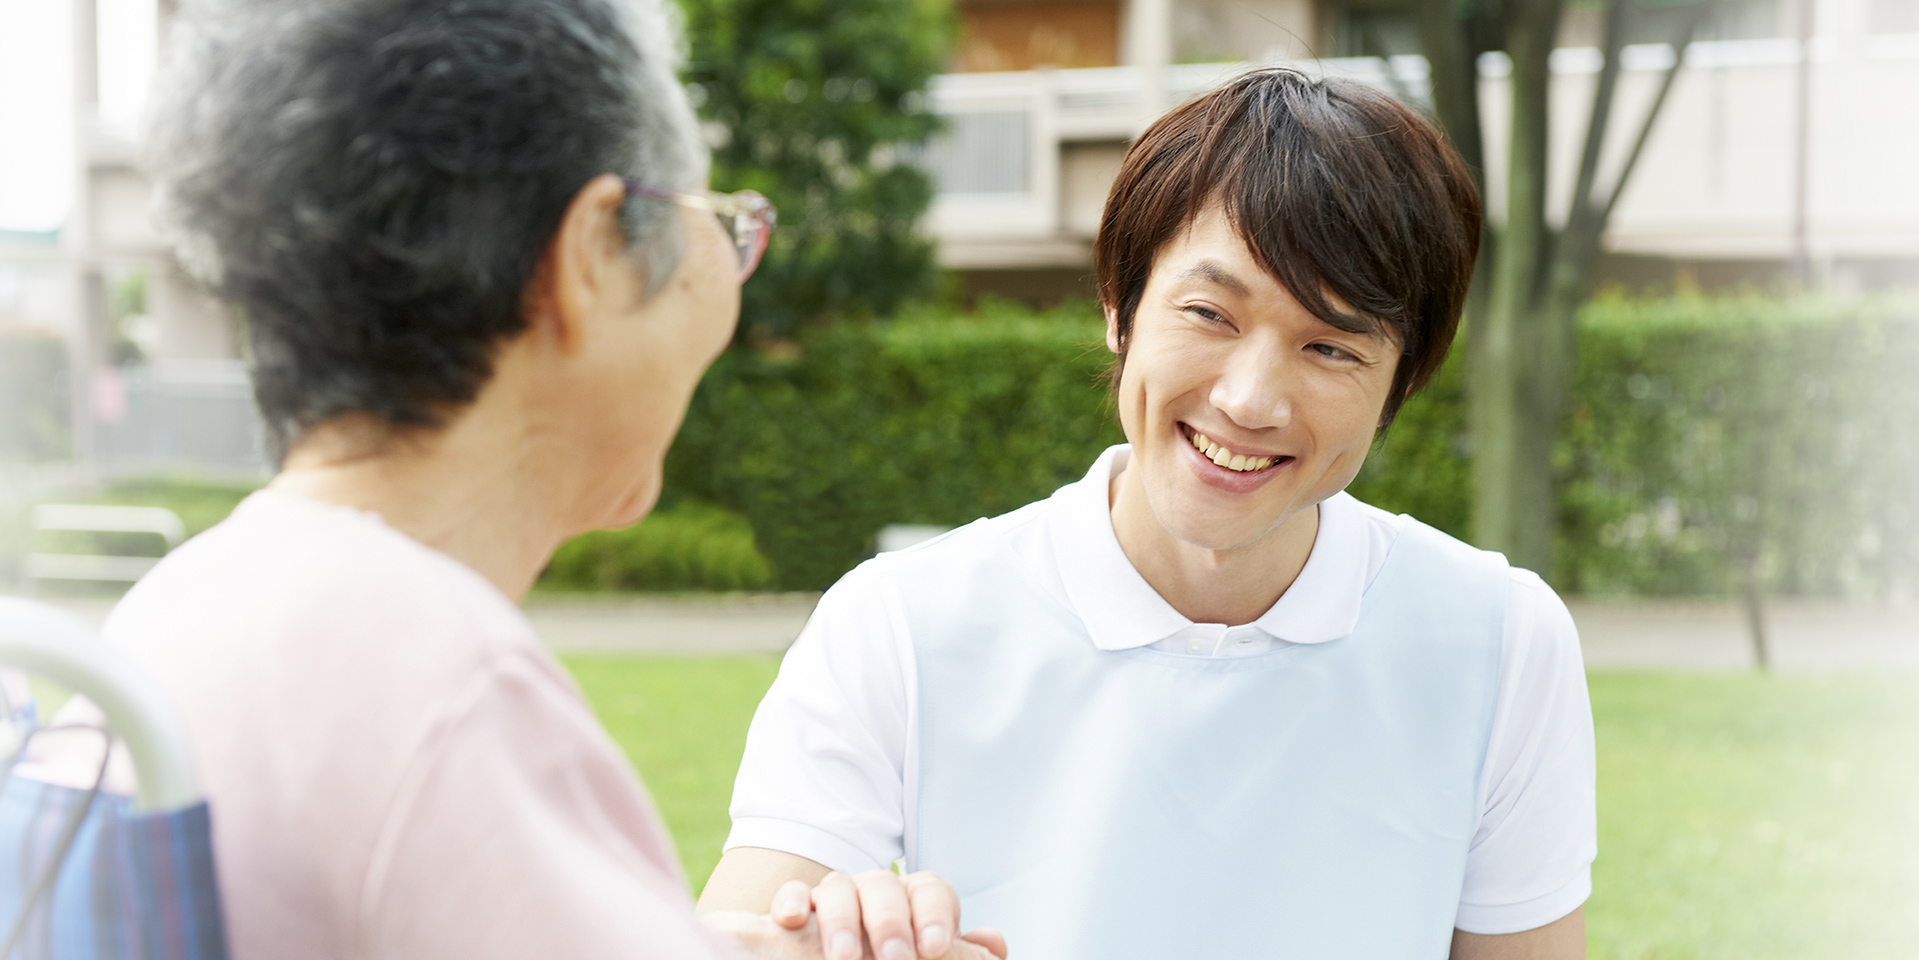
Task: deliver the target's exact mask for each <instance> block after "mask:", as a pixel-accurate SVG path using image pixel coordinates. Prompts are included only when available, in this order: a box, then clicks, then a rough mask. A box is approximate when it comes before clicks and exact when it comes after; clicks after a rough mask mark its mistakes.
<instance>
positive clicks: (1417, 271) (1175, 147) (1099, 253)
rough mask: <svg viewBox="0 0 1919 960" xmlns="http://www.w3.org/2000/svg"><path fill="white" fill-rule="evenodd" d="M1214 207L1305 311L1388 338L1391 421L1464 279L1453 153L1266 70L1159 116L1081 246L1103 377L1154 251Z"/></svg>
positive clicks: (1440, 348)
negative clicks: (1098, 307)
mask: <svg viewBox="0 0 1919 960" xmlns="http://www.w3.org/2000/svg"><path fill="white" fill-rule="evenodd" d="M1214 202H1218V203H1219V204H1220V205H1221V206H1222V207H1223V208H1224V210H1225V213H1226V217H1227V221H1228V222H1229V223H1230V224H1231V225H1232V227H1233V229H1234V231H1235V232H1237V233H1238V234H1239V235H1240V236H1241V237H1242V238H1244V239H1245V241H1246V245H1247V247H1248V248H1249V249H1250V250H1251V252H1252V254H1253V257H1254V258H1255V259H1256V260H1258V261H1259V263H1260V264H1261V265H1262V266H1264V267H1265V268H1266V271H1267V272H1268V273H1270V274H1272V276H1273V278H1274V279H1276V280H1278V281H1279V283H1280V284H1281V285H1283V286H1284V287H1285V288H1286V290H1287V291H1288V292H1290V293H1291V294H1292V295H1293V296H1294V297H1295V298H1296V299H1298V300H1299V302H1300V304H1301V305H1302V306H1304V307H1305V308H1306V309H1307V310H1310V311H1311V312H1312V313H1313V315H1314V316H1317V317H1320V318H1321V319H1325V320H1327V321H1328V322H1333V323H1335V325H1337V326H1341V327H1350V326H1351V324H1352V321H1353V319H1355V318H1354V317H1353V316H1352V315H1351V314H1349V313H1347V312H1345V311H1342V310H1340V309H1339V308H1338V307H1337V306H1336V305H1335V301H1334V300H1333V299H1332V298H1333V297H1336V298H1338V300H1339V301H1343V302H1344V303H1345V304H1347V305H1349V306H1350V307H1351V308H1352V310H1354V311H1357V312H1358V314H1359V317H1358V318H1357V319H1361V320H1363V321H1366V322H1370V323H1374V324H1377V325H1378V330H1379V332H1380V333H1381V334H1387V335H1390V336H1392V337H1393V338H1394V339H1396V340H1397V341H1398V343H1399V346H1400V351H1401V353H1400V360H1399V366H1398V369H1397V370H1396V371H1395V373H1394V375H1393V389H1392V392H1391V394H1389V395H1388V397H1387V399H1386V407H1385V410H1384V411H1383V413H1382V415H1381V418H1380V424H1381V426H1384V425H1386V424H1389V423H1391V422H1392V419H1393V417H1394V416H1396V415H1397V414H1398V412H1399V407H1400V405H1401V404H1402V403H1404V402H1405V401H1406V399H1407V398H1408V397H1410V396H1412V395H1413V394H1414V393H1416V392H1417V391H1418V390H1419V389H1420V388H1421V387H1424V386H1425V385H1426V383H1427V381H1429V380H1431V379H1432V376H1433V374H1434V373H1435V372H1437V371H1438V369H1439V366H1440V364H1441V363H1442V362H1444V360H1445V358H1446V351H1447V349H1448V348H1449V347H1450V346H1451V345H1452V340H1453V334H1454V332H1455V331H1456V330H1457V329H1458V327H1459V314H1460V310H1461V309H1462V308H1463V306H1464V305H1465V301H1466V288H1467V286H1468V285H1470V284H1471V282H1472V273H1473V260H1474V258H1475V257H1476V255H1477V254H1478V250H1479V229H1480V206H1479V190H1478V188H1477V187H1476V186H1475V185H1474V182H1473V176H1472V173H1471V171H1470V170H1468V169H1467V167H1466V165H1465V163H1464V161H1462V160H1461V159H1460V158H1459V154H1458V153H1456V152H1455V151H1454V150H1453V149H1452V147H1451V146H1450V145H1448V144H1447V143H1446V141H1445V138H1444V137H1443V136H1442V135H1441V134H1440V132H1439V130H1438V129H1437V128H1435V127H1434V126H1433V124H1432V123H1431V122H1429V121H1428V120H1427V119H1426V118H1424V117H1422V116H1420V115H1419V114H1418V113H1415V112H1414V111H1412V110H1410V109H1408V108H1407V107H1406V106H1404V105H1403V104H1401V103H1399V102H1398V101H1396V100H1394V99H1392V98H1391V97H1389V96H1387V95H1385V94H1384V93H1381V92H1379V91H1377V90H1374V89H1373V88H1371V87H1367V86H1364V85H1362V84H1359V83H1356V82H1353V81H1348V80H1337V79H1327V80H1313V79H1311V78H1308V77H1306V76H1305V75H1303V74H1300V73H1298V72H1296V71H1293V70H1286V69H1279V68H1273V69H1263V70H1255V71H1253V72H1251V73H1248V74H1245V75H1244V76H1241V77H1239V78H1237V79H1235V80H1234V81H1232V82H1231V83H1228V84H1227V85H1226V86H1224V87H1222V88H1220V89H1218V90H1215V91H1213V92H1212V93H1209V94H1207V95H1205V96H1203V97H1199V98H1197V99H1195V100H1192V101H1190V102H1188V103H1186V104H1184V105H1182V106H1180V107H1178V108H1176V109H1174V110H1173V111H1172V112H1170V113H1168V114H1166V115H1165V116H1163V117H1161V118H1160V119H1159V120H1158V121H1156V122H1154V124H1153V125H1152V126H1151V127H1149V128H1147V130H1146V132H1145V134H1143V135H1142V136H1141V137H1140V138H1139V140H1138V141H1136V142H1135V143H1134V144H1133V147H1132V149H1130V150H1128V151H1127V152H1126V161H1125V163H1124V165H1123V166H1121V168H1120V172H1119V177H1118V179H1116V180H1115V181H1114V182H1113V189H1112V193H1111V194H1110V195H1109V196H1108V197H1107V200H1106V211H1105V213H1104V215H1103V216H1102V217H1101V218H1100V225H1099V238H1098V240H1097V241H1095V244H1094V248H1093V263H1094V269H1095V271H1096V272H1097V274H1098V279H1099V298H1100V302H1101V303H1102V304H1103V305H1104V306H1105V307H1106V308H1107V309H1109V310H1112V311H1113V312H1114V314H1115V315H1116V316H1117V318H1118V328H1119V344H1120V353H1119V356H1118V357H1117V358H1116V359H1115V360H1114V368H1113V369H1114V377H1113V380H1114V383H1115V384H1117V383H1118V372H1119V371H1120V370H1121V369H1123V367H1124V364H1125V362H1126V348H1127V345H1128V343H1129V342H1130V337H1131V333H1132V325H1133V316H1134V314H1135V313H1136V312H1137V311H1138V310H1139V304H1140V298H1141V297H1142V296H1143V295H1144V293H1145V290H1146V281H1147V278H1148V277H1149V276H1150V275H1151V273H1152V269H1153V259H1154V257H1155V256H1156V255H1157V254H1158V253H1159V251H1160V249H1161V248H1162V247H1164V246H1165V245H1166V243H1167V242H1168V241H1170V240H1172V239H1173V238H1174V237H1175V236H1176V235H1178V234H1179V233H1180V232H1182V231H1184V230H1186V229H1187V228H1188V227H1190V226H1191V225H1192V223H1193V221H1194V220H1195V219H1197V218H1198V217H1199V215H1200V213H1201V212H1202V211H1203V210H1204V209H1205V208H1206V207H1207V206H1208V205H1209V204H1211V203H1214ZM1327 294H1331V295H1332V297H1328V296H1327Z"/></svg>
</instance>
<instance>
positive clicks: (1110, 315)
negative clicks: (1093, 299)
mask: <svg viewBox="0 0 1919 960" xmlns="http://www.w3.org/2000/svg"><path fill="white" fill-rule="evenodd" d="M1106 349H1108V350H1111V351H1112V352H1114V353H1119V352H1120V343H1119V310H1118V309H1117V308H1114V307H1112V306H1108V307H1107V308H1106Z"/></svg>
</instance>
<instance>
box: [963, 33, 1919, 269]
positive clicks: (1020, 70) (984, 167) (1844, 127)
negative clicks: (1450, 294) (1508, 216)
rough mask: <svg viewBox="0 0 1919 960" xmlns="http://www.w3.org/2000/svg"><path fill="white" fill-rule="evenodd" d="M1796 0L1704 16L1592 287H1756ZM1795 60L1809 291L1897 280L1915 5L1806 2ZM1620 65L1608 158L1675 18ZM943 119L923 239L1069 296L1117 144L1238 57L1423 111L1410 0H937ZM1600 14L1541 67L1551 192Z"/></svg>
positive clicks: (1494, 94) (1916, 125)
mask: <svg viewBox="0 0 1919 960" xmlns="http://www.w3.org/2000/svg"><path fill="white" fill-rule="evenodd" d="M1799 2H1800V0H1722V2H1721V3H1720V4H1719V5H1718V7H1717V9H1716V11H1715V14H1714V16H1713V18H1712V19H1711V20H1710V21H1709V22H1708V23H1707V24H1706V25H1705V27H1704V28H1703V29H1702V33H1701V36H1700V39H1699V42H1696V43H1695V44H1694V45H1693V46H1692V48H1691V50H1690V52H1689V53H1688V56H1687V62H1686V64H1685V65H1684V67H1683V68H1682V71H1681V73H1680V76H1679V79H1678V82H1677V84H1676V86H1675V88H1674V90H1673V93H1672V96H1671V99H1670V100H1669V101H1668V103H1667V104H1666V108H1665V110H1664V111H1663V113H1662V114H1661V116H1660V118H1659V120H1658V123H1657V124H1656V126H1655V128H1654V130H1653V133H1652V137H1651V139H1650V140H1649V142H1648V146H1647V149H1646V152H1645V154H1644V156H1643V158H1642V160H1641V161H1640V163H1639V166H1638V167H1637V168H1636V170H1635V173H1634V176H1633V179H1632V182H1631V183H1630V184H1629V185H1628V187H1627V190H1626V192H1625V194H1624V195H1623V197H1622V198H1621V201H1620V204H1619V207H1618V209H1617V212H1616V214H1615V217H1614V220H1613V224H1612V228H1611V230H1610V231H1609V232H1608V234H1607V237H1606V249H1607V251H1608V256H1607V257H1606V258H1605V260H1604V261H1603V262H1602V263H1601V265H1600V268H1599V269H1600V273H1601V279H1602V281H1616V282H1623V283H1627V284H1629V285H1633V286H1637V287H1648V286H1650V287H1654V288H1658V287H1671V286H1673V285H1684V284H1698V285H1702V286H1706V287H1724V286H1731V285H1735V284H1739V283H1755V284H1765V283H1769V282H1772V280H1773V279H1774V278H1776V277H1777V275H1778V274H1779V272H1780V271H1781V270H1782V269H1783V267H1784V265H1785V264H1786V263H1787V262H1788V260H1789V259H1790V258H1791V256H1792V255H1793V250H1794V246H1793V245H1794V229H1793V221H1794V203H1793V197H1794V193H1795V189H1796V183H1795V181H1796V179H1797V177H1798V176H1799V169H1798V164H1797V163H1796V162H1795V158H1796V156H1797V150H1796V146H1797V125H1796V124H1797V105H1798V87H1797V71H1798V66H1799V63H1800V60H1801V49H1802V48H1801V44H1800V43H1799V42H1798V40H1797V39H1796V27H1797V23H1798V13H1799V6H1798V4H1799ZM1805 2H1810V3H1812V4H1813V5H1814V8H1813V11H1812V12H1813V14H1814V16H1813V29H1812V42H1811V44H1810V58H1811V64H1810V80H1811V82H1810V94H1811V96H1810V104H1809V106H1810V132H1811V136H1810V154H1809V164H1808V166H1807V169H1806V177H1807V197H1808V209H1807V219H1808V228H1809V229H1808V233H1809V236H1808V242H1809V248H1810V253H1811V259H1812V264H1813V268H1814V269H1813V280H1814V282H1815V283H1816V284H1818V285H1821V286H1824V287H1827V288H1831V289H1833V290H1836V291H1837V292H1840V293H1849V292H1855V291H1861V290H1868V289H1875V288H1881V287H1888V286H1899V287H1911V286H1914V285H1919V172H1916V171H1919V168H1916V167H1914V166H1913V164H1912V163H1911V159H1910V158H1911V157H1913V156H1916V155H1919V109H1914V108H1913V106H1912V104H1913V102H1914V101H1915V100H1919V0H1805ZM1646 6H1647V7H1649V8H1651V9H1650V10H1649V12H1647V13H1646V14H1644V15H1642V16H1640V17H1639V18H1638V20H1637V26H1636V29H1635V31H1634V33H1633V35H1632V36H1631V37H1630V38H1629V39H1630V40H1631V41H1632V42H1633V43H1634V45H1633V46H1631V47H1629V48H1628V49H1627V51H1626V55H1625V57H1624V66H1625V75H1624V77H1623V79H1622V82H1621V85H1620V91H1619V94H1618V101H1617V104H1618V106H1617V108H1616V113H1615V117H1616V118H1618V119H1617V120H1616V122H1615V123H1614V124H1613V127H1612V131H1613V133H1612V137H1611V140H1610V141H1609V142H1608V144H1607V150H1606V154H1605V155H1606V156H1607V157H1609V158H1611V160H1612V161H1613V162H1614V163H1617V162H1618V161H1619V160H1620V159H1621V158H1622V157H1623V155H1624V153H1625V152H1626V149H1627V148H1628V146H1629V142H1630V136H1631V132H1632V130H1633V129H1635V126H1636V121H1637V119H1638V118H1639V117H1641V116H1643V115H1644V111H1645V110H1646V107H1647V105H1648V104H1649V102H1650V100H1651V98H1652V95H1653V93H1654V91H1655V89H1656V86H1657V83H1658V78H1659V76H1660V73H1661V71H1663V70H1664V68H1665V67H1666V66H1667V65H1669V64H1670V63H1671V62H1672V57H1673V50H1672V47H1671V46H1669V45H1668V44H1667V42H1666V41H1667V40H1669V39H1670V37H1671V36H1672V35H1673V31H1674V29H1675V18H1676V17H1677V15H1678V11H1676V10H1674V9H1673V8H1671V7H1670V6H1667V7H1659V6H1656V5H1654V4H1647V5H1646ZM959 10H960V14H961V19H962V22H963V24H964V33H963V39H962V41H961V44H960V47H959V51H958V53H957V54H956V55H955V57H954V60H953V72H952V73H949V74H947V75H944V76H941V77H939V78H938V79H937V80H936V81H935V83H934V84H933V91H932V103H933V108H934V109H935V110H936V111H938V112H940V113H941V114H943V115H945V116H946V117H947V118H948V119H949V129H948V133H947V134H946V136H944V137H942V138H941V139H940V140H939V141H938V142H936V143H935V144H933V145H932V147H931V149H930V150H929V151H928V167H929V169H930V170H931V171H932V173H933V175H934V179H935V182H936V184H937V190H938V193H937V199H936V201H935V203H934V208H933V211H932V214H931V216H930V217H929V218H928V224H927V226H928V229H929V231H930V232H931V233H932V235H933V236H934V237H935V238H937V240H938V241H939V249H940V259H941V262H942V263H943V264H945V265H946V266H947V267H949V268H951V269H954V270H956V271H959V272H960V273H961V274H962V276H963V277H964V278H965V281H966V282H965V286H966V288H967V289H970V290H973V291H980V292H994V293H999V294H1002V295H1007V296H1012V297H1016V298H1023V299H1034V300H1045V299H1052V298H1057V297H1059V296H1062V295H1073V294H1084V293H1086V292H1087V291H1088V290H1089V289H1090V287H1089V285H1088V280H1087V273H1088V270H1089V266H1090V248H1091V241H1092V237H1093V233H1094V230H1095V228H1096V227H1097V224H1098V217H1099V212H1100V209H1101V205H1102V203H1103V202H1104V200H1105V195H1106V190H1107V188H1108V186H1109V185H1110V183H1111V181H1112V178H1113V176H1114V174H1115V172H1116V171H1117V169H1118V166H1119V163H1120V159H1121V157H1122V156H1123V155H1124V152H1125V146H1126V143H1127V142H1128V141H1129V140H1130V138H1132V137H1133V136H1135V135H1136V134H1137V133H1138V132H1139V131H1140V130H1141V129H1143V128H1144V126H1145V124H1146V123H1147V122H1149V121H1150V120H1151V119H1152V118H1153V117H1155V116H1157V115H1158V114H1159V113H1160V112H1161V111H1163V110H1164V109H1165V108H1166V107H1167V106H1169V105H1171V104H1174V103H1177V102H1179V101H1181V100H1183V99H1185V98H1187V97H1190V96H1193V95H1195V94H1197V93H1199V92H1201V91H1204V90H1206V89H1208V88H1210V87H1212V86H1213V85H1215V84H1217V83H1219V82H1220V81H1221V80H1223V79H1224V78H1227V77H1230V76H1233V75H1234V74H1237V73H1239V72H1241V71H1243V70H1246V69H1249V68H1251V67H1253V66H1256V65H1260V64H1272V63H1280V64H1288V65H1292V66H1295V67H1297V68H1299V69H1301V70H1304V71H1306V72H1308V73H1312V74H1316V75H1322V74H1323V75H1337V76H1345V77H1350V78H1354V79H1357V80H1360V81H1363V82H1367V83H1372V84H1375V85H1378V86H1380V87H1382V88H1384V89H1386V90H1388V91H1390V92H1392V93H1394V94H1395V95H1397V96H1400V97H1401V98H1402V99H1407V100H1410V101H1413V102H1416V103H1423V102H1425V100H1426V98H1427V95H1428V85H1427V74H1426V65H1425V61H1424V59H1423V58H1421V57H1420V56H1418V49H1419V45H1418V36H1417V28H1416V25H1415V21H1414V19H1413V14H1412V8H1411V3H1410V0H1317V2H1316V0H959ZM1600 32H1601V24H1600V22H1599V13H1598V11H1595V10H1590V9H1574V10H1571V11H1569V12H1568V13H1567V16H1566V19H1565V22H1564V25H1563V28H1562V31H1561V35H1560V42H1559V46H1560V49H1559V50H1558V51H1557V53H1556V54H1555V56H1554V58H1553V69H1554V74H1555V86H1554V91H1553V111H1552V147H1553V157H1552V175H1553V178H1554V182H1555V187H1556V190H1557V192H1558V194H1559V195H1560V197H1561V199H1560V205H1561V206H1562V207H1563V205H1564V203H1565V199H1564V197H1565V196H1566V194H1568V193H1569V192H1570V185H1571V181H1572V178H1573V175H1574V172H1575V171H1576V168H1577V163H1578V151H1579V146H1580V138H1581V137H1582V136H1583V133H1584V128H1585V120H1586V118H1587V116H1588V115H1589V114H1590V111H1591V98H1592V86H1593V82H1594V79H1595V78H1596V76H1597V73H1598V69H1599V65H1600V58H1599V54H1598V51H1597V49H1596V47H1597V44H1598V42H1599V37H1600ZM1506 72H1507V65H1506V63H1505V61H1504V59H1503V58H1502V57H1500V56H1498V55H1490V56H1488V57H1486V58H1484V60H1483V61H1482V62H1481V64H1480V75H1481V103H1482V109H1483V110H1484V113H1485V120H1486V124H1487V127H1488V138H1489V145H1488V146H1489V149H1488V150H1487V162H1488V166H1489V168H1490V169H1489V170H1488V181H1489V193H1490V194H1491V196H1489V197H1488V202H1489V207H1490V209H1491V212H1492V214H1493V217H1494V219H1495V220H1496V219H1497V218H1498V216H1499V214H1500V209H1501V206H1502V202H1503V198H1502V197H1501V196H1500V193H1499V187H1500V180H1499V175H1500V172H1501V170H1502V168H1503V166H1504V163H1503V161H1504V156H1503V142H1504V140H1505V130H1506V110H1505V104H1506V103H1507V102H1508V100H1507V97H1506V94H1507V91H1506V88H1505V82H1506V81H1505V76H1506Z"/></svg>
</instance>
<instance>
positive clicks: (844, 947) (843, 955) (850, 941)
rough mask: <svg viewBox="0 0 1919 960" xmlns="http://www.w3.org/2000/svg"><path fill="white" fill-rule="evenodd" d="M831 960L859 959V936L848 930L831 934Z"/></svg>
mask: <svg viewBox="0 0 1919 960" xmlns="http://www.w3.org/2000/svg"><path fill="white" fill-rule="evenodd" d="M833 960H860V938H858V937H856V936H853V933H852V931H850V930H841V931H840V932H838V933H836V934H833Z"/></svg>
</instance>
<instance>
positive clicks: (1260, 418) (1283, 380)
mask: <svg viewBox="0 0 1919 960" xmlns="http://www.w3.org/2000/svg"><path fill="white" fill-rule="evenodd" d="M1264 339H1265V338H1258V340H1254V339H1253V338H1249V339H1248V340H1245V341H1241V342H1240V343H1239V344H1238V345H1237V346H1236V347H1235V348H1234V349H1233V351H1232V352H1231V353H1229V354H1228V355H1227V357H1226V362H1225V365H1224V367H1223V368H1222V369H1221V370H1220V374H1219V379H1218V380H1216V381H1214V382H1213V389H1212V393H1211V395H1210V396H1209V397H1208V399H1209V400H1210V401H1211V402H1212V404H1213V406H1214V408H1216V409H1218V410H1219V412H1221V413H1223V414H1225V415H1226V416H1227V418H1228V419H1230V420H1232V421H1233V422H1234V423H1235V424H1238V425H1239V426H1241V427H1245V428H1246V429H1248V430H1259V429H1264V428H1267V427H1283V426H1286V425H1287V424H1288V423H1290V422H1291V421H1292V418H1293V404H1292V398H1291V396H1290V395H1289V390H1288V386H1289V384H1290V380H1291V378H1290V377H1289V376H1288V371H1287V370H1286V357H1285V355H1284V353H1283V352H1282V351H1281V350H1280V349H1279V346H1278V344H1276V343H1266V342H1259V341H1263V340H1264Z"/></svg>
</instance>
